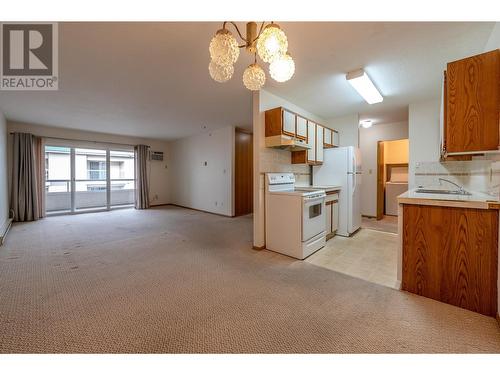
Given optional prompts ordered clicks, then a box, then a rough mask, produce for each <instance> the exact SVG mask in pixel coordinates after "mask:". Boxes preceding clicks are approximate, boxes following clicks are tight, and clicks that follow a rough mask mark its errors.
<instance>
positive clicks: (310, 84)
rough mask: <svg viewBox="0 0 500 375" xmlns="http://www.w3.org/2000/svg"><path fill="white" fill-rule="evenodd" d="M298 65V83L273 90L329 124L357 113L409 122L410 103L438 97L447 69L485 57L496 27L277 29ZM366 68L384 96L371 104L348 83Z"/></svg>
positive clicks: (296, 26) (316, 25)
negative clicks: (464, 59)
mask: <svg viewBox="0 0 500 375" xmlns="http://www.w3.org/2000/svg"><path fill="white" fill-rule="evenodd" d="M280 25H281V26H282V27H283V28H284V30H285V31H286V34H287V36H288V41H289V50H290V53H291V54H292V56H293V57H294V59H295V63H296V70H295V72H296V73H295V75H294V77H293V79H291V80H290V81H288V82H286V83H284V84H279V83H276V82H272V81H269V83H268V90H269V91H271V92H272V93H274V94H276V95H279V96H282V97H284V98H286V99H288V100H289V101H291V102H293V103H297V104H299V103H300V104H299V105H301V106H302V107H304V108H305V109H307V110H308V111H310V112H312V113H315V114H317V115H318V116H320V117H323V118H325V119H329V118H332V117H338V116H344V115H348V114H353V113H359V114H360V118H361V119H373V120H374V123H375V124H376V123H386V122H398V121H403V120H406V119H407V108H408V104H409V103H411V102H414V101H418V100H424V99H428V98H432V97H438V96H439V95H440V93H441V91H440V90H441V79H442V74H443V70H444V69H445V65H446V62H448V61H453V60H456V59H459V58H462V57H465V56H468V55H472V54H476V53H480V52H482V51H483V48H484V46H485V44H486V42H487V41H488V38H489V36H490V34H491V31H492V29H493V26H494V23H477V22H476V23H471V22H460V23H453V22H441V23H436V22H416V23H411V22H405V23H394V22H359V23H355V22H354V23H353V22H323V23H322V22H314V23H294V22H291V23H280ZM359 68H364V69H365V71H366V72H367V73H368V75H369V76H370V77H371V79H372V81H373V82H374V83H375V85H376V86H377V88H378V89H379V90H380V92H381V93H382V95H383V96H384V101H383V102H382V103H378V104H373V105H369V104H367V103H366V102H365V101H364V100H363V99H362V98H361V97H360V96H359V94H358V93H357V92H356V91H355V90H354V89H353V88H352V87H351V86H350V84H349V83H348V82H347V81H346V79H345V75H346V73H347V72H349V71H352V70H356V69H359Z"/></svg>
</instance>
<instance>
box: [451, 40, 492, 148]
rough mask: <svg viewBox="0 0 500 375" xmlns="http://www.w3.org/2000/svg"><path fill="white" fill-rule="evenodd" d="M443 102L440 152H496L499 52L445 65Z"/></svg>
mask: <svg viewBox="0 0 500 375" xmlns="http://www.w3.org/2000/svg"><path fill="white" fill-rule="evenodd" d="M443 99H444V103H443V108H444V111H443V115H444V124H443V125H444V126H443V131H444V134H443V148H444V150H443V151H445V152H446V153H464V152H467V153H470V152H476V151H477V152H478V153H480V151H489V150H498V149H499V127H500V121H499V110H500V50H498V49H497V50H494V51H491V52H486V53H482V54H480V55H476V56H472V57H468V58H465V59H462V60H458V61H453V62H450V63H448V65H447V69H446V72H445V80H444V95H443Z"/></svg>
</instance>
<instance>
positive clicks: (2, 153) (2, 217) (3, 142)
mask: <svg viewBox="0 0 500 375" xmlns="http://www.w3.org/2000/svg"><path fill="white" fill-rule="evenodd" d="M8 218H9V189H8V172H7V123H6V121H5V117H4V115H3V113H2V112H0V234H3V229H4V226H5V223H6V222H7V219H8Z"/></svg>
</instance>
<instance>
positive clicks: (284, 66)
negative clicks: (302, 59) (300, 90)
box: [269, 53, 295, 82]
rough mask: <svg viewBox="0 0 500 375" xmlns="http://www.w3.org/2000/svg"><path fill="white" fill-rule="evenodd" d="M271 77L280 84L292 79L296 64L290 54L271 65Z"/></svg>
mask: <svg viewBox="0 0 500 375" xmlns="http://www.w3.org/2000/svg"><path fill="white" fill-rule="evenodd" d="M269 73H270V74H271V77H272V78H273V79H274V80H275V81H278V82H285V81H288V80H289V79H290V78H292V76H293V73H295V62H294V61H293V59H292V56H290V55H289V54H288V53H287V54H285V55H283V56H281V57H279V58H278V59H277V60H274V61H273V62H272V63H271V64H270V65H269Z"/></svg>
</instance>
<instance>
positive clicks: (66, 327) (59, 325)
mask: <svg viewBox="0 0 500 375" xmlns="http://www.w3.org/2000/svg"><path fill="white" fill-rule="evenodd" d="M251 228H252V225H251V218H250V217H243V218H238V219H229V218H224V217H219V216H214V215H210V214H204V213H199V212H195V211H190V210H185V209H181V208H174V207H168V208H161V209H160V208H159V209H152V210H145V211H135V210H119V211H115V212H109V213H100V214H85V215H76V216H61V217H52V218H47V219H44V220H41V221H39V222H36V223H27V224H16V225H15V226H14V227H13V228H12V231H11V233H10V235H9V237H8V238H7V241H6V244H5V245H4V246H3V247H1V248H0V351H1V352H212V353H218V352H262V353H278V352H285V353H316V352H337V353H349V352H376V353H381V352H497V353H498V352H500V330H499V328H498V326H497V323H496V321H495V320H494V319H492V318H488V317H485V316H482V315H479V314H476V313H473V312H469V311H466V310H462V309H459V308H456V307H453V306H449V305H445V304H442V303H439V302H435V301H432V300H429V299H426V298H422V297H418V296H414V295H411V294H407V293H403V292H399V291H396V290H393V289H389V288H386V287H383V286H378V285H375V284H371V283H369V282H366V281H363V280H359V279H355V278H351V277H349V276H346V275H342V274H339V273H336V272H334V271H331V270H328V269H325V268H320V267H316V266H314V265H311V264H308V263H306V262H300V261H295V260H293V259H291V258H287V257H285V256H281V255H278V254H275V253H272V252H267V251H260V252H259V251H254V250H251V249H250V245H251Z"/></svg>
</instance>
